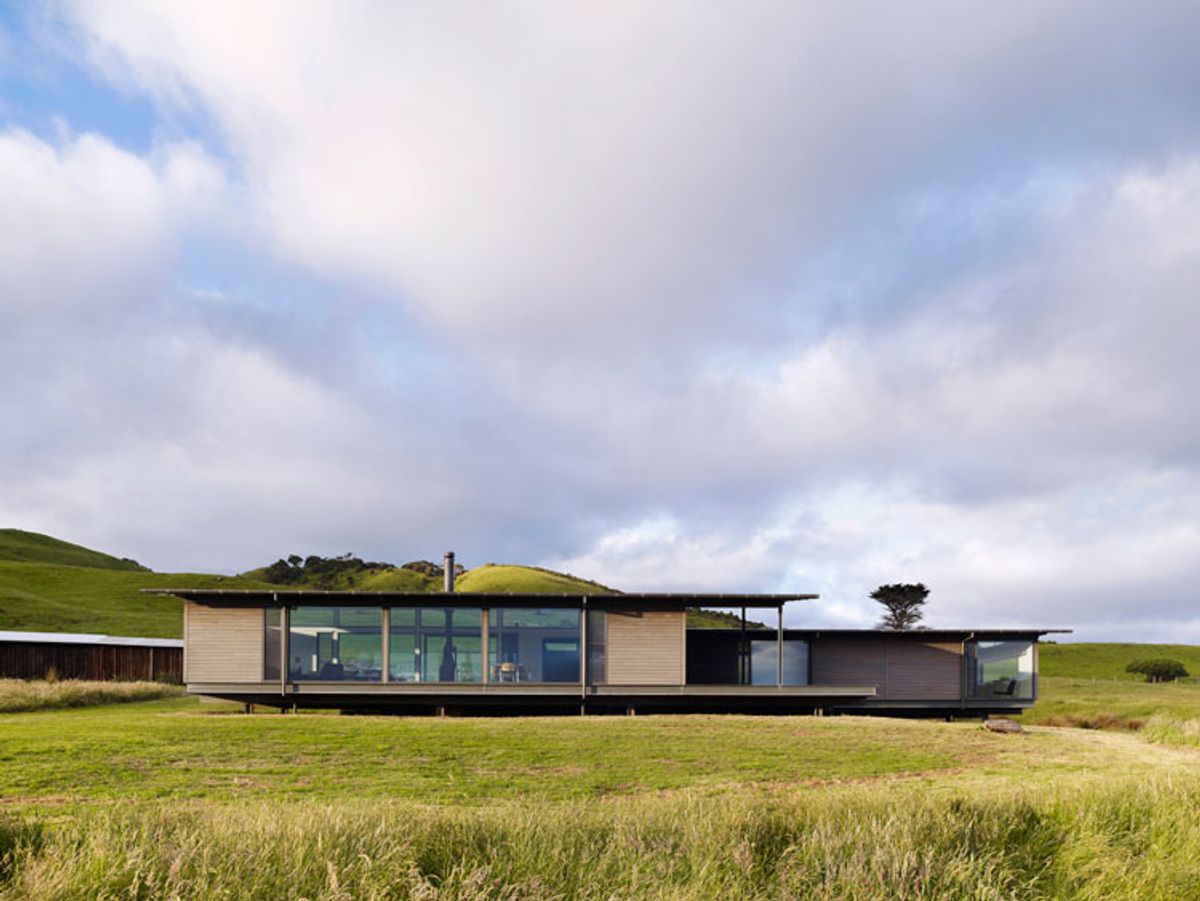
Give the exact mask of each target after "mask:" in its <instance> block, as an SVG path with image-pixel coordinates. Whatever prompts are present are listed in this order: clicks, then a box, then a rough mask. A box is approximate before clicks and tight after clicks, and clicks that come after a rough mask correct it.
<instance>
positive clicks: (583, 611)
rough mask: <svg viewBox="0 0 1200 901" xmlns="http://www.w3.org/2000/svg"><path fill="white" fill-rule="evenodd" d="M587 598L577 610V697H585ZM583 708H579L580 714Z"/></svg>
mask: <svg viewBox="0 0 1200 901" xmlns="http://www.w3.org/2000/svg"><path fill="white" fill-rule="evenodd" d="M587 638H588V634H587V598H584V599H583V603H582V605H581V606H580V609H579V697H581V698H586V697H587V658H588V653H587V650H588V647H587ZM582 710H583V708H582V707H581V708H580V711H581V712H582Z"/></svg>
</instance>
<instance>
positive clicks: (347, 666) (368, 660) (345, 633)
mask: <svg viewBox="0 0 1200 901" xmlns="http://www.w3.org/2000/svg"><path fill="white" fill-rule="evenodd" d="M288 661H289V666H288V672H289V677H290V678H291V679H292V680H293V681H297V682H298V681H304V680H311V681H318V682H341V681H358V682H379V681H380V680H381V679H382V677H383V611H382V610H381V609H380V608H378V607H296V608H295V609H293V610H292V612H291V617H290V627H289V630H288Z"/></svg>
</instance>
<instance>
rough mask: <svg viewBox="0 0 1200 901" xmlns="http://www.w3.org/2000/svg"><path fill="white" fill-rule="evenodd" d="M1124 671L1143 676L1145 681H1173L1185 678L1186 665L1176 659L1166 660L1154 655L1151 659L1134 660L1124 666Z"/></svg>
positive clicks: (1186, 674)
mask: <svg viewBox="0 0 1200 901" xmlns="http://www.w3.org/2000/svg"><path fill="white" fill-rule="evenodd" d="M1125 672H1127V673H1136V674H1138V675H1140V676H1145V677H1146V681H1147V682H1174V681H1175V680H1176V679H1186V678H1187V676H1188V671H1187V667H1186V666H1184V665H1183V664H1182V663H1180V662H1179V661H1178V660H1168V659H1166V658H1165V657H1156V658H1153V659H1151V660H1135V661H1133V663H1131V664H1129V666H1127V667H1125Z"/></svg>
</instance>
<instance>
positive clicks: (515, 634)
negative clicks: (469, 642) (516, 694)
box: [488, 607, 580, 682]
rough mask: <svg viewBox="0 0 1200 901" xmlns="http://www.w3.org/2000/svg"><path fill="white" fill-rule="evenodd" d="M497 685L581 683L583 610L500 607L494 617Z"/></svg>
mask: <svg viewBox="0 0 1200 901" xmlns="http://www.w3.org/2000/svg"><path fill="white" fill-rule="evenodd" d="M489 616H490V623H491V628H490V632H489V638H488V641H489V651H488V656H489V657H490V658H491V659H490V661H489V663H490V665H491V668H492V671H491V674H490V676H491V680H492V681H493V682H578V681H579V676H580V670H579V611H578V610H535V609H524V608H516V607H498V608H495V609H493V610H492V611H491V612H490V614H489Z"/></svg>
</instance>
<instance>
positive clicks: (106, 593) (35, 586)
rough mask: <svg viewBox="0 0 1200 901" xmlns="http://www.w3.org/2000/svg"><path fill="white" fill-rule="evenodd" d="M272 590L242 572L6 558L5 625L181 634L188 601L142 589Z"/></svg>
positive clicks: (1, 606) (2, 581)
mask: <svg viewBox="0 0 1200 901" xmlns="http://www.w3.org/2000/svg"><path fill="white" fill-rule="evenodd" d="M184 587H190V588H196V587H199V588H270V587H271V586H269V585H267V584H266V583H263V582H255V581H253V580H249V579H243V578H240V577H237V576H213V575H205V574H201V573H154V572H149V571H136V572H122V571H116V570H111V569H92V568H89V567H83V566H57V565H53V564H48V563H9V562H0V629H19V630H24V631H31V632H101V633H107V634H109V635H140V636H146V637H150V638H179V637H181V635H182V632H183V617H182V614H181V611H182V604H183V602H182V601H180V600H178V599H176V598H171V597H157V596H148V595H144V594H141V593H140V592H139V591H138V589H141V588H184Z"/></svg>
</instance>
